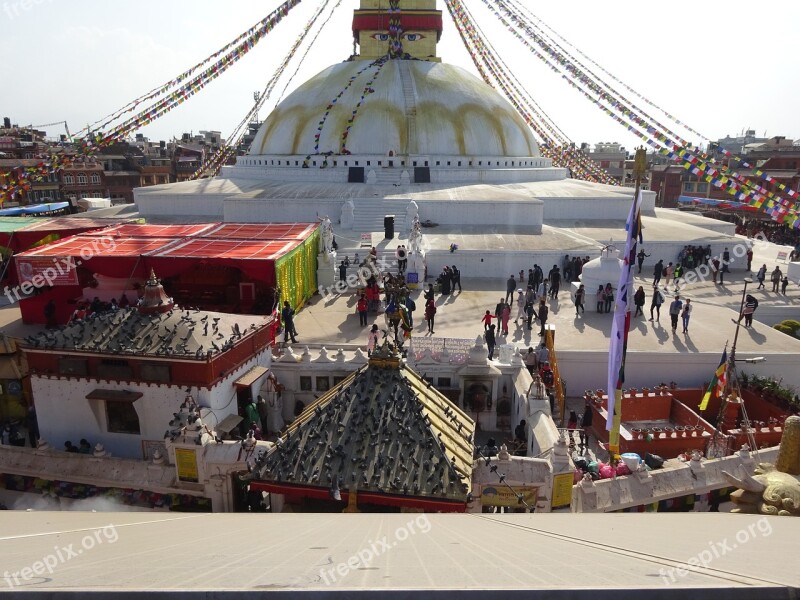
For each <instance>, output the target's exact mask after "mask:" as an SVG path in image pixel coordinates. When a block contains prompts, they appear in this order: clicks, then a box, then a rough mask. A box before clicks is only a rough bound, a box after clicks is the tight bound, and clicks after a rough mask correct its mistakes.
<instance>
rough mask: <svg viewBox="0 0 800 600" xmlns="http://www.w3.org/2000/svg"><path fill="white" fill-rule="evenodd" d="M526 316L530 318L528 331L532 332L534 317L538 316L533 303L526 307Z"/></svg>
mask: <svg viewBox="0 0 800 600" xmlns="http://www.w3.org/2000/svg"><path fill="white" fill-rule="evenodd" d="M525 314H526V315H527V316H528V331H530V330H531V329H533V327H531V323H532V322H533V317H535V316H536V311H535V310H534V309H533V302H529V303H528V304H526V305H525Z"/></svg>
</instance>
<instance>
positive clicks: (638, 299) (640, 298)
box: [633, 285, 645, 317]
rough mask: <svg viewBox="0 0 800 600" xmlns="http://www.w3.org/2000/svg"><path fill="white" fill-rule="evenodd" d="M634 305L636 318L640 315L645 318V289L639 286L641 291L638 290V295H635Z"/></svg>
mask: <svg viewBox="0 0 800 600" xmlns="http://www.w3.org/2000/svg"><path fill="white" fill-rule="evenodd" d="M633 303H634V305H636V312H635V313H633V316H634V317H638V316H639V315H642V316H644V303H645V293H644V287H643V286H641V285H640V286H639V289H638V290H636V293H635V294H634V295H633Z"/></svg>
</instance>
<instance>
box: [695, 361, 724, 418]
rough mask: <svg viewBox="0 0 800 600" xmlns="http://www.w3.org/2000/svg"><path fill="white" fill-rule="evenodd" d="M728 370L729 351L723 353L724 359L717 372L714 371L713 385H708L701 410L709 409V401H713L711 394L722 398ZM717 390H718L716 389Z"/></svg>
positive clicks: (720, 362)
mask: <svg viewBox="0 0 800 600" xmlns="http://www.w3.org/2000/svg"><path fill="white" fill-rule="evenodd" d="M727 368H728V349H727V348H726V349H725V350H723V351H722V359H721V360H720V361H719V366H718V367H717V370H716V371H714V377H713V378H712V379H711V383H709V384H708V389H707V390H706V393H705V394H703V400H702V401H701V402H700V407H699V408H700V410H705V409H706V408H708V401H709V400H711V394H712V393H715V394H716V396H717V397H720V396H722V393H723V392H724V391H725V382H726V380H727V376H726V370H727ZM714 388H716V390H715V389H714Z"/></svg>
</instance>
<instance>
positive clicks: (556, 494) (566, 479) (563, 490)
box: [551, 473, 574, 508]
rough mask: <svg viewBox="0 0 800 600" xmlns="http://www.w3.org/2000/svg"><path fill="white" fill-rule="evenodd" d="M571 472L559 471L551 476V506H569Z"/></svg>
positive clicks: (570, 499)
mask: <svg viewBox="0 0 800 600" xmlns="http://www.w3.org/2000/svg"><path fill="white" fill-rule="evenodd" d="M573 477H574V475H573V474H572V473H561V474H559V475H556V476H554V477H553V502H552V505H551V506H552V508H559V507H561V506H569V505H570V504H572V482H573Z"/></svg>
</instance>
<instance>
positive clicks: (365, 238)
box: [361, 233, 372, 248]
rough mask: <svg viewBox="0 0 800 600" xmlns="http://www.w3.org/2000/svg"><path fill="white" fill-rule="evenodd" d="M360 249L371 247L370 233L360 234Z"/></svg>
mask: <svg viewBox="0 0 800 600" xmlns="http://www.w3.org/2000/svg"><path fill="white" fill-rule="evenodd" d="M361 247H362V248H371V247H372V234H371V233H362V234H361Z"/></svg>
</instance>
